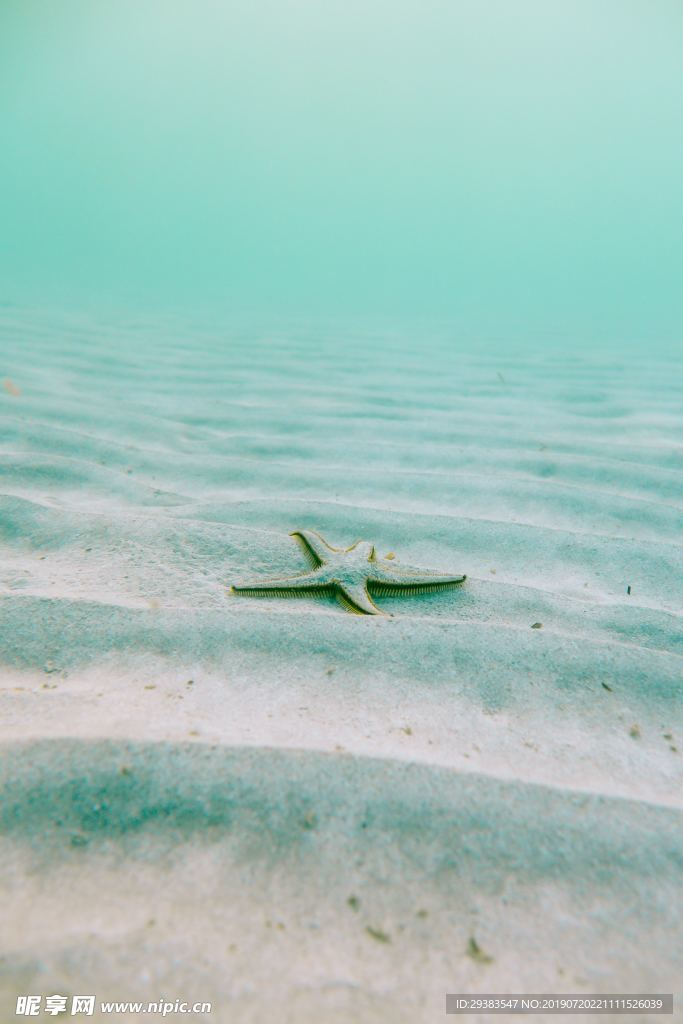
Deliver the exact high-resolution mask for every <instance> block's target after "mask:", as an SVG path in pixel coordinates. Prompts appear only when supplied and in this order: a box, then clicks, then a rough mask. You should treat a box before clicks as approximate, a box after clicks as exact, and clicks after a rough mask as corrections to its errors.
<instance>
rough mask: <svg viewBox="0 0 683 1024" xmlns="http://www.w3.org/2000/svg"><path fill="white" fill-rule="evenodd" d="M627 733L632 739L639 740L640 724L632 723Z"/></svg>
mask: <svg viewBox="0 0 683 1024" xmlns="http://www.w3.org/2000/svg"><path fill="white" fill-rule="evenodd" d="M628 734H629V736H631V737H632V738H633V739H634V740H639V739H640V726H639V725H638V724H637V723H636V724H634V725H632V726H631V728H630V729H629V731H628Z"/></svg>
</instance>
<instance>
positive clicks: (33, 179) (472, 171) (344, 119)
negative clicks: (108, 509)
mask: <svg viewBox="0 0 683 1024" xmlns="http://www.w3.org/2000/svg"><path fill="white" fill-rule="evenodd" d="M682 34H683V9H682V8H681V5H680V3H678V2H677V0H660V2H658V3H657V4H652V3H649V2H647V0H621V2H617V0H604V2H601V3H599V4H598V3H592V2H590V0H576V2H567V0H557V2H554V3H545V2H542V0H518V2H516V3H508V2H503V0H493V2H489V3H480V2H478V0H457V2H446V0H421V2H417V0H410V2H406V0H399V2H391V3H390V2H388V0H374V2H372V3H369V4H368V3H361V2H360V0H346V2H343V3H342V2H341V0H329V2H326V3H324V4H321V3H317V2H314V0H232V2H218V0H200V2H193V3H190V2H187V0H146V2H144V3H139V2H133V0H98V2H96V3H92V2H90V0H62V2H60V3H55V4H45V3H41V2H39V0H3V3H2V4H1V5H0V126H1V134H2V160H0V220H1V222H2V232H1V234H0V292H1V293H2V297H4V298H5V299H8V300H19V301H28V302H31V303H33V304H43V303H45V302H50V303H52V304H56V305H62V306H63V305H66V306H68V307H70V308H82V307H83V306H84V305H85V304H87V305H88V306H93V305H95V306H102V305H104V306H106V307H107V308H109V307H111V306H114V307H118V308H124V309H126V308H130V307H131V306H135V307H139V308H145V309H152V310H162V311H163V310H167V309H168V308H169V307H173V308H175V307H176V306H178V305H181V306H183V307H185V308H189V309H191V310H192V311H197V310H199V309H202V310H204V309H206V308H208V307H211V308H214V307H215V308H220V309H221V310H224V311H227V312H232V313H234V312H236V311H239V312H246V313H250V314H256V315H264V314H273V315H275V316H278V315H281V314H282V313H284V312H287V313H294V314H296V315H303V316H309V315H311V314H316V315H331V316H361V317H389V318H397V319H399V320H404V319H406V318H428V319H433V318H446V319H449V320H452V321H453V322H454V323H455V324H456V326H457V327H458V328H460V329H462V331H463V332H465V333H467V334H469V335H473V336H475V337H484V338H488V337H490V336H495V337H499V338H503V339H506V338H509V337H511V336H514V337H515V338H517V340H520V339H521V340H528V339H529V338H532V337H534V338H536V339H542V340H544V341H545V342H546V343H550V342H556V343H561V344H562V345H566V344H567V343H570V344H573V343H575V342H576V341H577V340H580V339H588V340H589V341H594V340H596V339H599V340H604V339H606V338H608V339H610V340H613V341H623V340H631V341H635V342H637V343H640V344H641V345H642V344H651V343H652V341H653V340H659V339H667V340H669V341H676V340H678V341H680V336H681V324H682V318H683V289H681V288H680V287H679V268H680V266H681V263H682V261H683V232H682V231H681V218H682V215H683V190H681V188H680V181H681V180H682V179H683V135H682V133H681V131H680V110H681V107H682V105H683V74H682V73H681V63H680V52H681V39H682Z"/></svg>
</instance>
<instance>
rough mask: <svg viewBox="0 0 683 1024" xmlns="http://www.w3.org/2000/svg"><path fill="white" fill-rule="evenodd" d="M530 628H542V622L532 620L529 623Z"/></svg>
mask: <svg viewBox="0 0 683 1024" xmlns="http://www.w3.org/2000/svg"><path fill="white" fill-rule="evenodd" d="M531 628H532V629H543V623H542V622H532V623H531Z"/></svg>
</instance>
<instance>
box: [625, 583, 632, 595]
mask: <svg viewBox="0 0 683 1024" xmlns="http://www.w3.org/2000/svg"><path fill="white" fill-rule="evenodd" d="M626 593H627V594H630V593H631V584H630V583H629V585H628V586H627V588H626Z"/></svg>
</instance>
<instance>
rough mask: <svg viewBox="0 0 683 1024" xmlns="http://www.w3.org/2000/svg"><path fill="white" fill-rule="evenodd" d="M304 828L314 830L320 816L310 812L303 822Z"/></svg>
mask: <svg viewBox="0 0 683 1024" xmlns="http://www.w3.org/2000/svg"><path fill="white" fill-rule="evenodd" d="M301 824H302V827H303V828H307V829H312V828H315V826H316V825H317V824H318V816H317V814H316V813H315V811H308V812H307V813H306V814H305V815H304V818H303V821H302V822H301Z"/></svg>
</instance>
